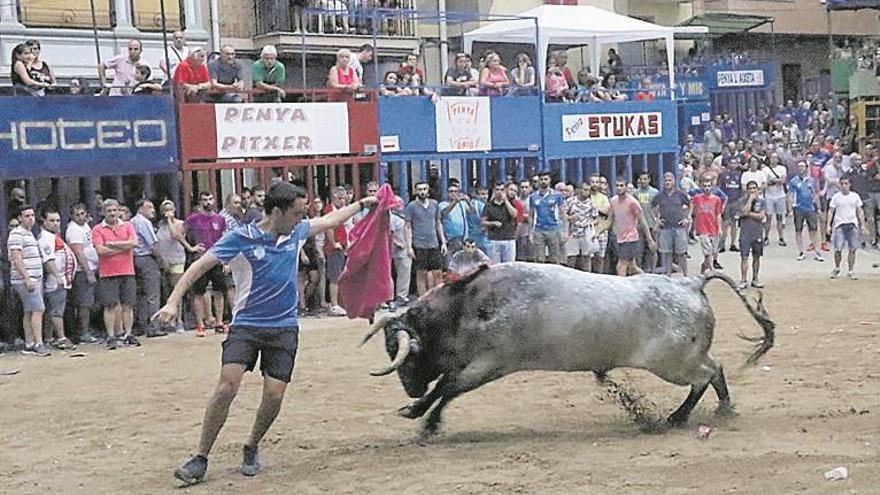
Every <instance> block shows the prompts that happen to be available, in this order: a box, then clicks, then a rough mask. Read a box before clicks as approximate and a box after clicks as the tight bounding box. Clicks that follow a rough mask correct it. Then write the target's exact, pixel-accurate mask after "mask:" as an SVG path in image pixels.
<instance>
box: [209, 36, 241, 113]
mask: <svg viewBox="0 0 880 495" xmlns="http://www.w3.org/2000/svg"><path fill="white" fill-rule="evenodd" d="M208 74H210V78H211V90H212V91H211V92H209V93H208V94H206V95H205V101H210V102H213V103H241V102H242V100H243V98H242V95H241V94H240V92H241V91H244V65H242V63H241V62H240V61H238V60H237V59H236V58H235V48H233V47H232V45H223V47H222V48H220V58H218V59H216V60H212V61H210V62H208Z"/></svg>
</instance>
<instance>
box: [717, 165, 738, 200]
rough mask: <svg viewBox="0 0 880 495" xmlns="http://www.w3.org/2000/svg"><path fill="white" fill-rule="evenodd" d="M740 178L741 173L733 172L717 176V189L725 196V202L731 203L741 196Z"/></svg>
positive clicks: (726, 171)
mask: <svg viewBox="0 0 880 495" xmlns="http://www.w3.org/2000/svg"><path fill="white" fill-rule="evenodd" d="M740 177H742V173H740V172H738V171H733V170H725V171H724V172H721V175H719V176H718V184H719V187H720V188H721V190H722V191H724V194H727V200H728V201H730V202H731V203H732V202H734V201H736V200H738V199H739V198H740V197H741V196H742V184H741V183H740Z"/></svg>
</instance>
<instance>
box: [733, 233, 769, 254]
mask: <svg viewBox="0 0 880 495" xmlns="http://www.w3.org/2000/svg"><path fill="white" fill-rule="evenodd" d="M749 253H751V255H752V257H753V258H760V257H761V256H764V238H763V237H758V238H755V237H751V236H747V235H740V238H739V255H740V257H741V258H742V259H744V260H746V259H749Z"/></svg>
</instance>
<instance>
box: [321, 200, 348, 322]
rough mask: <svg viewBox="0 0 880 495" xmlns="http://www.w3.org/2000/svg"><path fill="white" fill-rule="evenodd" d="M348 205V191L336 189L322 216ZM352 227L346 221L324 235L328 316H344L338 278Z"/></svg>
mask: <svg viewBox="0 0 880 495" xmlns="http://www.w3.org/2000/svg"><path fill="white" fill-rule="evenodd" d="M347 203H348V191H347V190H346V189H345V188H344V187H337V188H336V189H335V190H334V191H333V196H332V197H331V198H330V204H329V205H327V207H326V208H324V214H325V215H327V214H330V213H333V212H334V211H336V210H339V209H342V208H345V205H346V204H347ZM353 226H354V222H352V221H351V219H348V220H346V221H345V223H343V224H342V225H339V226H338V227H336V228H335V229H332V230H328V231H327V232H326V233H325V240H324V258H325V259H326V264H327V282H328V283H329V284H330V315H331V316H345V310H344V309H342V306H340V305H339V276H340V275H342V269H343V268H345V248H346V247H347V246H348V231H349V230H351V228H352V227H353Z"/></svg>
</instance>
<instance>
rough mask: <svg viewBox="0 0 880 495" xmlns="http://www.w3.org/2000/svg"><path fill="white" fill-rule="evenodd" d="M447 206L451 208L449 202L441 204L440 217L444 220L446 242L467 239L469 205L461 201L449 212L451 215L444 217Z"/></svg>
mask: <svg viewBox="0 0 880 495" xmlns="http://www.w3.org/2000/svg"><path fill="white" fill-rule="evenodd" d="M447 206H449V201H443V202H441V203H440V216H441V217H442V218H443V233H444V234H445V235H446V240H447V241H448V240H451V239H463V238H465V237H467V232H468V228H467V209H468V207H467V203H465V202H464V201H459V202H458V203H457V204H456V205H455V206H453V207H452V209H451V210H449V213H447V214H446V215H443V210H445V209H446V207H447Z"/></svg>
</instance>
